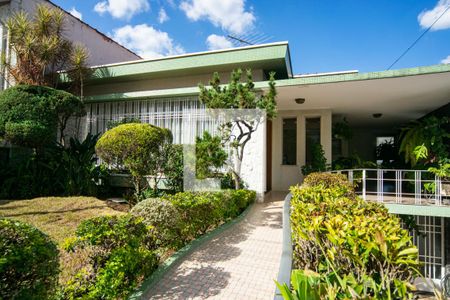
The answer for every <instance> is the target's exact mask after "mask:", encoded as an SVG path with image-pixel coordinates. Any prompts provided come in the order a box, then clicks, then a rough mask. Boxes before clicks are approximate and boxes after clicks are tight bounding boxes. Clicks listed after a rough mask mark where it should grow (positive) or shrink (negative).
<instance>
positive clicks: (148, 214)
mask: <svg viewBox="0 0 450 300" xmlns="http://www.w3.org/2000/svg"><path fill="white" fill-rule="evenodd" d="M131 214H133V215H134V216H137V217H141V218H142V219H143V220H144V223H145V224H147V225H149V226H152V228H153V229H154V233H155V236H156V239H157V243H158V244H159V245H160V246H169V247H174V248H178V247H180V246H182V245H183V240H184V238H183V237H182V235H181V233H182V230H183V225H184V223H183V220H182V218H181V214H180V211H179V210H178V209H177V208H176V207H175V206H174V205H173V204H172V202H170V201H169V200H167V199H160V198H149V199H145V200H143V201H141V202H139V203H138V204H136V205H135V206H134V207H133V209H132V210H131Z"/></svg>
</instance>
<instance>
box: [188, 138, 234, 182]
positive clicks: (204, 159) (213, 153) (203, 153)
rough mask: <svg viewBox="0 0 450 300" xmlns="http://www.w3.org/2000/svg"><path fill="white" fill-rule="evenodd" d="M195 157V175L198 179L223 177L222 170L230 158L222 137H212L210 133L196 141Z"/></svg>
mask: <svg viewBox="0 0 450 300" xmlns="http://www.w3.org/2000/svg"><path fill="white" fill-rule="evenodd" d="M195 156H196V162H195V167H196V170H195V171H196V172H195V173H196V177H197V178H198V179H205V178H212V177H217V176H218V175H221V173H220V169H221V168H222V167H223V165H224V164H225V162H226V160H227V158H228V154H227V152H226V151H225V150H224V149H223V146H222V140H221V138H220V136H212V135H211V134H210V133H209V132H208V131H205V132H203V136H202V137H197V138H196V139H195Z"/></svg>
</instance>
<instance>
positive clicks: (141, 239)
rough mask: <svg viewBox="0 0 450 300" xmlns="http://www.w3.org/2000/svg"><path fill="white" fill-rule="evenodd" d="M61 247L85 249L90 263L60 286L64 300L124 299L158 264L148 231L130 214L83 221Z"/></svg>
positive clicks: (73, 250)
mask: <svg viewBox="0 0 450 300" xmlns="http://www.w3.org/2000/svg"><path fill="white" fill-rule="evenodd" d="M64 247H65V249H66V250H67V251H69V252H74V253H75V252H76V251H80V250H82V249H83V250H85V249H88V250H89V251H88V253H89V260H88V262H87V265H84V266H80V267H79V270H78V271H77V272H76V273H75V274H72V276H71V278H70V279H69V280H68V281H67V282H65V283H63V287H62V291H61V297H62V298H63V299H80V298H82V299H119V298H121V299H124V298H126V297H127V296H128V295H129V294H130V293H131V292H132V291H133V290H134V289H135V288H136V286H137V285H138V284H139V283H140V282H141V280H142V278H145V277H146V276H148V275H150V274H151V273H152V272H153V271H154V270H155V269H156V267H157V265H158V257H157V255H156V254H155V252H154V249H155V248H156V244H155V239H154V236H153V234H152V232H151V228H150V227H148V226H146V225H145V223H144V222H143V220H142V219H140V218H136V217H134V216H131V215H125V216H119V217H118V216H106V217H97V218H93V219H89V220H86V221H83V222H82V223H81V224H80V225H79V226H78V228H77V231H76V238H74V239H69V240H68V241H66V243H65V245H64Z"/></svg>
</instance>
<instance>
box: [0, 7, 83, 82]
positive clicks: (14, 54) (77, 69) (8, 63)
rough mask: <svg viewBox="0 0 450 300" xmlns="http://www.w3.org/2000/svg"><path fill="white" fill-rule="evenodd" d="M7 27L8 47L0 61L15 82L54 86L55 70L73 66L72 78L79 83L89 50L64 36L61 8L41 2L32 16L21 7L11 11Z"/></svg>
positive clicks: (69, 68)
mask: <svg viewBox="0 0 450 300" xmlns="http://www.w3.org/2000/svg"><path fill="white" fill-rule="evenodd" d="M6 27H7V29H8V34H9V37H8V39H9V47H10V51H9V55H7V53H2V63H3V64H4V66H5V67H6V70H7V72H8V77H9V78H8V79H12V80H13V81H14V82H13V83H14V84H29V85H45V86H50V87H56V85H57V79H58V76H57V73H56V72H57V71H60V70H62V69H67V70H72V73H71V74H72V79H76V80H78V84H79V82H80V75H79V74H81V73H83V72H84V69H86V67H85V66H86V62H87V59H88V54H87V51H86V49H85V48H83V47H82V46H75V45H74V44H73V43H72V42H71V41H69V40H68V39H66V38H65V36H64V33H65V28H64V27H65V16H64V12H62V11H61V10H58V9H53V8H50V7H49V6H48V5H44V4H40V5H37V6H36V11H35V13H34V15H33V16H31V17H30V16H29V15H28V14H27V13H25V12H23V11H19V12H16V13H14V14H13V15H12V16H11V17H10V18H9V19H8V20H7V22H6ZM83 74H84V73H83ZM81 79H82V78H81ZM77 89H78V90H79V88H77Z"/></svg>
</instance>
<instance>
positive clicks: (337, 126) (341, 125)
mask: <svg viewBox="0 0 450 300" xmlns="http://www.w3.org/2000/svg"><path fill="white" fill-rule="evenodd" d="M333 137H334V138H336V139H340V140H347V141H348V140H351V139H352V137H353V132H352V129H351V128H350V125H349V123H348V121H347V119H346V118H344V119H343V120H342V121H340V122H336V123H334V125H333Z"/></svg>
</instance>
